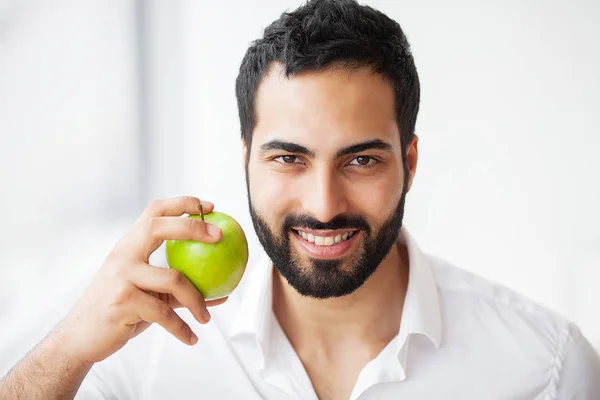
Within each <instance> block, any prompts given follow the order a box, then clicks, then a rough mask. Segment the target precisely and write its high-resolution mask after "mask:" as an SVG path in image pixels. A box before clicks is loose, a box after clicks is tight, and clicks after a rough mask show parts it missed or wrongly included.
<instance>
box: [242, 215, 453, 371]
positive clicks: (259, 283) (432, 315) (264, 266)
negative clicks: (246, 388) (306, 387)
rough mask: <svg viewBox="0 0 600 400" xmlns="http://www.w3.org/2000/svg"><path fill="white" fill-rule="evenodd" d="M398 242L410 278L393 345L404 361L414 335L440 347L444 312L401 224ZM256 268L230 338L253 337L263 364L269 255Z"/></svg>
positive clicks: (424, 260)
mask: <svg viewBox="0 0 600 400" xmlns="http://www.w3.org/2000/svg"><path fill="white" fill-rule="evenodd" d="M398 241H399V243H401V244H404V245H405V246H406V247H407V250H408V257H409V279H408V287H407V291H406V297H405V300H404V308H403V312H402V321H401V324H400V331H399V333H398V336H397V337H396V338H395V340H394V342H395V345H394V346H393V347H394V350H395V352H396V354H397V356H398V357H399V361H400V362H401V363H402V364H405V361H406V349H405V344H406V342H407V339H408V338H409V336H411V335H412V334H421V335H424V336H425V337H427V338H428V339H429V340H430V341H431V342H432V343H433V345H434V346H435V347H436V348H439V347H440V344H441V340H442V315H441V306H440V301H439V296H438V290H437V284H436V281H435V277H434V275H433V271H432V269H431V266H430V263H429V259H428V257H427V256H426V255H425V254H424V253H422V252H421V250H420V249H419V247H418V245H417V243H416V241H415V240H414V239H413V238H412V236H411V235H410V234H409V233H408V231H407V230H406V228H404V227H402V229H401V231H400V235H399V238H398ZM255 267H256V268H254V269H253V270H251V271H249V272H250V274H251V275H250V276H249V277H248V278H249V279H248V281H247V282H248V286H247V287H246V288H245V292H244V293H243V295H242V298H241V305H240V309H239V312H238V315H237V317H236V319H235V321H234V323H233V326H232V330H231V331H230V337H231V338H235V337H240V336H246V335H251V336H253V337H254V338H255V340H256V342H257V344H258V345H259V346H260V348H261V350H262V351H261V353H262V361H261V364H262V366H263V367H264V363H265V360H266V359H267V356H268V354H267V353H268V350H269V341H270V338H271V331H272V324H273V318H272V314H273V311H272V282H273V279H272V271H273V267H272V262H271V260H270V259H269V258H268V256H266V254H265V255H264V256H263V259H262V260H261V261H260V262H259V263H258V264H257V265H256V266H255ZM390 344H391V343H390Z"/></svg>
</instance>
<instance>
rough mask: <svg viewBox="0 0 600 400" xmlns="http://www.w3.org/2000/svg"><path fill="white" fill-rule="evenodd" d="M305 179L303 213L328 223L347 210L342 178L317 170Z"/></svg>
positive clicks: (330, 172) (329, 172)
mask: <svg viewBox="0 0 600 400" xmlns="http://www.w3.org/2000/svg"><path fill="white" fill-rule="evenodd" d="M307 178H308V180H307V182H306V187H305V190H303V192H304V194H303V199H302V208H303V209H304V211H306V212H307V213H308V214H310V215H311V216H312V217H314V218H316V219H318V220H319V221H321V222H328V221H330V220H331V219H333V217H335V216H337V215H339V214H342V213H344V212H346V211H347V210H348V201H347V199H346V191H345V189H344V185H343V182H342V177H336V175H335V173H334V172H332V171H327V170H319V171H317V172H316V173H315V174H314V175H312V176H310V177H307Z"/></svg>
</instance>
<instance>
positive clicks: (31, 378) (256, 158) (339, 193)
mask: <svg viewBox="0 0 600 400" xmlns="http://www.w3.org/2000/svg"><path fill="white" fill-rule="evenodd" d="M256 100H257V104H256V115H257V125H256V128H255V130H254V132H253V139H252V144H251V148H248V147H247V146H246V144H244V152H243V153H244V157H246V156H248V157H249V159H248V160H249V161H248V164H247V168H248V170H247V173H248V179H249V182H250V189H251V190H249V195H250V197H251V199H252V203H253V205H254V207H255V208H256V210H257V211H258V212H260V214H261V215H262V216H263V217H265V218H266V221H267V223H268V224H269V227H270V229H272V231H273V232H275V233H277V234H279V235H289V234H291V233H290V232H279V231H278V230H279V221H280V220H281V218H282V217H283V216H285V215H286V214H288V213H292V212H293V213H299V212H300V213H304V214H308V215H310V216H312V217H313V218H315V219H317V220H319V221H323V222H327V221H330V220H331V219H332V218H333V217H335V216H337V215H340V214H344V213H352V214H358V215H361V216H363V217H364V218H366V220H367V221H368V223H369V224H370V226H371V227H372V229H373V231H374V232H377V230H378V229H379V228H380V226H381V225H382V223H383V222H384V220H385V218H387V217H388V216H389V215H390V213H392V212H393V211H394V209H395V207H396V206H397V204H398V202H399V200H400V197H401V194H402V191H403V189H404V188H403V185H404V178H405V176H404V170H403V157H402V149H401V144H400V134H399V132H398V127H397V124H396V115H395V112H394V93H393V90H392V88H391V87H390V86H389V84H388V83H387V82H386V81H385V80H384V79H383V77H382V76H380V75H376V74H373V73H372V72H370V71H369V70H368V69H356V70H351V71H350V70H342V69H339V68H330V69H327V70H324V71H319V72H305V73H302V74H300V75H298V76H294V77H290V78H289V79H288V78H285V77H284V75H283V74H282V73H281V70H280V66H279V65H277V64H275V65H274V66H273V68H271V71H270V73H269V74H268V75H267V76H266V77H265V79H264V80H263V82H262V83H261V85H260V87H259V90H258V93H257V97H256ZM273 140H279V141H283V142H289V143H294V144H298V145H301V146H304V147H305V148H307V149H308V150H309V151H310V152H311V153H312V154H310V155H309V154H296V153H290V152H286V151H282V150H273V149H272V150H263V149H262V148H261V145H262V144H264V143H267V142H270V141H273ZM374 140H379V141H381V142H383V143H387V144H389V146H388V147H389V149H382V148H369V149H363V150H362V151H360V152H357V153H352V154H345V155H343V156H341V157H336V154H337V153H338V152H339V151H340V150H343V149H346V148H348V147H350V146H353V145H356V144H361V143H364V142H372V141H374ZM417 142H418V139H417V138H416V137H415V139H414V140H413V142H412V143H410V144H409V146H408V147H407V151H406V163H407V165H408V173H409V177H408V179H407V182H408V188H410V186H411V185H412V181H413V177H414V174H415V171H416V165H417V159H418V149H417ZM283 156H292V157H286V159H285V160H283V159H282V157H283ZM294 156H295V157H294ZM360 157H362V158H360ZM359 158H360V159H359ZM363 164H364V165H363ZM408 188H407V189H408ZM199 203H200V201H199V200H198V199H196V198H193V197H183V198H176V199H167V200H161V201H155V202H153V203H152V204H151V205H150V206H149V207H148V208H147V209H146V210H145V211H144V212H143V214H142V215H141V216H140V217H139V219H138V220H137V221H136V223H135V224H134V225H133V226H132V228H131V230H130V231H129V232H128V233H127V234H126V235H125V236H124V237H123V239H122V240H121V241H119V243H117V245H116V246H115V248H114V249H113V251H112V252H111V253H110V254H109V255H108V257H107V258H106V260H105V262H104V263H103V265H102V267H101V268H100V270H99V271H98V273H97V275H96V277H95V278H94V280H93V281H92V283H91V285H90V287H89V288H88V289H87V290H86V292H85V294H84V296H83V297H82V298H81V299H80V300H79V301H78V303H77V304H76V305H75V307H74V308H73V309H72V310H71V311H70V312H69V314H68V315H67V317H66V318H65V319H64V320H63V321H61V322H60V323H59V324H58V325H57V327H56V328H55V329H54V330H53V331H52V332H51V333H50V334H49V335H48V336H47V337H46V339H44V340H43V341H42V342H41V343H40V344H39V345H38V346H36V347H35V348H34V349H33V350H32V351H31V352H30V353H29V354H28V355H27V356H26V357H25V358H24V359H23V360H22V361H21V362H20V363H19V364H17V366H16V367H15V368H14V369H13V370H12V371H11V372H10V373H9V374H8V375H7V376H6V377H5V378H4V379H3V380H2V381H1V382H0V399H35V398H44V399H65V398H73V397H74V395H75V393H76V391H77V389H78V388H79V386H80V384H81V382H82V381H83V379H84V377H85V375H86V374H87V373H88V371H89V369H90V368H91V366H92V365H93V364H94V363H95V362H99V361H101V360H103V359H105V358H106V357H108V356H109V355H111V354H113V353H114V352H116V351H118V350H119V349H120V348H122V347H123V346H124V345H125V343H127V341H128V340H130V339H131V338H133V337H135V336H136V335H138V334H140V333H141V332H143V330H144V329H145V328H146V327H147V326H148V325H149V324H150V323H152V322H157V323H159V324H160V325H162V326H163V327H164V328H165V329H166V330H168V331H169V332H170V333H172V334H173V335H175V336H176V337H177V338H179V339H180V340H181V341H182V342H184V343H187V344H190V345H193V344H194V343H195V341H196V340H197V338H196V337H195V336H194V335H193V333H192V331H191V329H190V328H189V326H188V325H187V324H185V323H184V322H183V321H182V320H181V319H180V318H179V317H178V316H177V314H175V313H174V312H173V308H175V307H186V308H189V309H190V311H191V313H192V314H193V315H194V317H195V318H196V319H197V320H198V321H199V322H201V323H207V322H208V320H209V315H208V311H207V306H211V305H217V304H220V303H219V302H212V303H211V302H208V303H205V302H204V300H203V299H202V296H201V295H200V294H199V292H198V291H197V290H195V288H194V287H193V286H192V285H191V284H190V283H189V282H188V281H187V280H186V279H185V278H184V277H183V276H181V275H180V274H178V273H177V272H176V271H174V270H170V269H162V268H156V267H152V266H150V265H148V258H149V256H150V254H152V252H153V251H154V250H156V249H157V248H158V247H159V246H160V244H161V243H162V242H163V241H164V240H167V239H192V240H197V241H202V242H208V243H214V242H216V241H218V240H219V239H220V234H221V233H220V231H219V229H218V228H216V227H214V226H210V225H208V224H204V223H203V222H202V221H200V220H197V219H187V218H179V216H181V215H183V214H185V213H187V214H197V213H198V205H199ZM203 207H204V210H205V211H206V212H210V211H211V210H212V208H213V205H212V204H211V203H208V202H203ZM207 228H210V229H209V230H208V231H207ZM215 228H216V229H215ZM211 231H212V232H214V235H211V234H209V233H210V232H211ZM317 233H319V234H320V235H322V236H327V235H329V234H331V233H332V232H317ZM359 235H360V233H359ZM296 240H297V239H295V238H293V239H292V240H291V243H292V249H293V250H292V251H293V252H294V253H295V254H296V255H297V257H298V258H299V260H300V261H301V263H300V265H301V267H302V268H311V264H310V262H309V256H308V255H307V253H306V250H305V249H304V248H303V247H302V246H301V245H300V244H299V243H298V242H297V241H296ZM362 244H363V241H362V238H361V237H358V238H357V240H355V241H354V242H353V244H352V247H351V248H350V249H349V250H348V251H347V252H346V254H344V256H343V258H344V264H343V268H351V267H352V265H353V261H355V260H356V259H357V257H358V255H359V253H360V249H362ZM407 282H408V257H407V252H406V249H405V248H404V247H402V246H400V245H396V246H393V247H392V249H391V250H390V252H389V253H388V255H387V257H386V258H385V259H384V260H383V262H382V263H381V264H380V265H379V267H378V268H377V270H376V271H375V272H374V273H373V275H371V277H370V278H369V279H368V280H367V281H366V282H365V283H364V284H363V285H362V286H361V287H360V288H359V289H358V290H356V291H354V292H353V293H351V294H349V295H346V296H343V297H340V298H330V299H324V300H317V299H314V298H309V297H304V296H301V295H299V294H298V292H296V290H295V289H294V288H292V287H291V286H290V285H289V284H288V283H287V281H286V280H285V279H284V278H282V277H281V275H279V273H278V272H277V270H276V269H274V287H273V304H274V312H275V315H276V316H277V318H278V320H279V323H280V324H281V326H282V328H283V330H284V332H285V333H286V335H287V337H288V338H289V340H290V342H291V343H292V345H293V347H294V349H295V351H296V352H297V353H298V355H299V357H300V359H301V360H302V363H303V364H304V367H305V369H306V371H307V373H308V375H309V377H310V379H311V381H312V383H313V386H314V388H315V391H316V393H317V395H318V396H319V397H320V398H327V399H347V398H348V397H349V396H350V393H351V391H352V389H353V387H354V384H355V382H356V379H357V377H358V374H359V372H360V370H361V369H362V368H363V367H364V366H365V364H366V363H367V362H369V361H370V360H372V359H373V358H374V357H375V356H376V355H377V354H378V353H379V352H380V351H381V350H382V349H383V348H384V347H385V346H386V345H387V343H388V342H389V341H390V340H391V339H392V338H393V337H394V336H395V335H396V334H397V333H398V330H399V327H400V320H401V313H402V306H403V304H404V297H405V294H406V287H407ZM221 302H222V301H221ZM331 371H335V373H331Z"/></svg>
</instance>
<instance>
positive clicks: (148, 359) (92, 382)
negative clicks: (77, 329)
mask: <svg viewBox="0 0 600 400" xmlns="http://www.w3.org/2000/svg"><path fill="white" fill-rule="evenodd" d="M161 339H162V335H160V327H158V326H157V325H156V324H152V325H151V326H150V327H149V328H148V329H147V330H146V331H145V332H142V333H141V334H140V335H139V336H137V337H136V338H133V339H131V340H130V341H129V342H128V343H127V344H126V345H125V346H124V347H123V348H122V349H121V350H119V351H117V352H116V353H114V354H113V355H111V356H110V357H108V358H106V359H105V360H103V361H101V362H98V363H96V364H94V366H93V367H92V369H91V370H90V372H89V373H88V375H87V376H86V377H85V379H84V380H83V382H82V384H81V386H80V387H79V390H78V391H77V395H76V396H75V399H76V400H125V399H126V400H135V399H144V397H145V394H146V391H147V390H149V388H150V387H151V386H152V385H151V381H150V380H151V378H152V376H153V374H154V368H155V367H156V363H157V359H158V357H159V355H160V351H161V349H162V347H163V346H162V340H161Z"/></svg>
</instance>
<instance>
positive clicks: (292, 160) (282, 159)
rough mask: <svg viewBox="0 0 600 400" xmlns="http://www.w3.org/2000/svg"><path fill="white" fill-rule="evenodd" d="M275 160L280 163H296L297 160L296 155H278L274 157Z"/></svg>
mask: <svg viewBox="0 0 600 400" xmlns="http://www.w3.org/2000/svg"><path fill="white" fill-rule="evenodd" d="M275 161H278V162H280V163H282V164H296V163H298V161H299V160H298V157H296V156H279V157H275Z"/></svg>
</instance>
